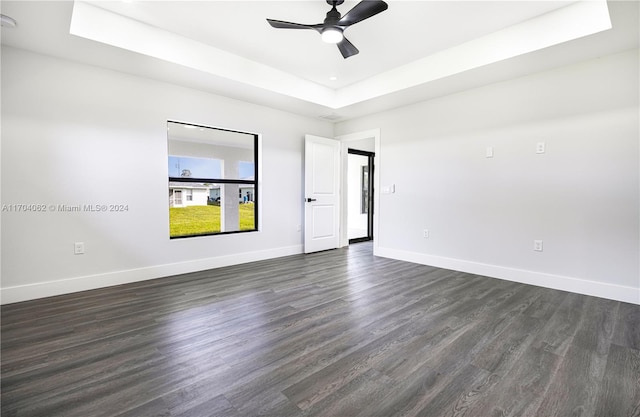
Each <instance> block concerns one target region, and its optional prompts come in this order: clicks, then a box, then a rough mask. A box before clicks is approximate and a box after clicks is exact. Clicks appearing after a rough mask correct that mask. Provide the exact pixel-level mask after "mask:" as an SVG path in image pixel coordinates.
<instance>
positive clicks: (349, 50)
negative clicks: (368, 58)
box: [338, 38, 360, 59]
mask: <svg viewBox="0 0 640 417" xmlns="http://www.w3.org/2000/svg"><path fill="white" fill-rule="evenodd" d="M338 49H339V50H340V53H341V54H342V56H343V57H344V59H347V58H349V57H350V56H353V55H357V54H358V53H359V52H360V51H358V48H356V47H355V46H354V45H353V44H352V43H351V42H349V40H348V39H347V38H344V39H342V41H341V42H339V43H338Z"/></svg>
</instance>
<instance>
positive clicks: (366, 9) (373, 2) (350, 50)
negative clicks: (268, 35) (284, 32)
mask: <svg viewBox="0 0 640 417" xmlns="http://www.w3.org/2000/svg"><path fill="white" fill-rule="evenodd" d="M327 3H329V5H330V6H331V10H329V12H328V13H327V17H326V18H325V19H324V22H323V23H318V24H315V25H305V24H302V23H292V22H283V21H282V20H273V19H267V22H269V24H270V25H271V26H272V27H274V28H277V29H313V30H315V31H317V32H318V33H320V34H321V35H322V40H323V41H325V42H327V43H335V44H337V45H338V49H339V50H340V53H342V56H343V57H344V58H345V59H346V58H349V57H350V56H353V55H356V54H357V53H358V52H360V51H358V48H356V47H355V46H354V45H353V44H352V43H351V42H349V41H348V40H347V38H345V37H344V34H343V32H344V30H345V29H346V28H348V27H349V26H351V25H354V24H356V23H358V22H362V21H363V20H365V19H368V18H370V17H372V16H375V15H377V14H378V13H381V12H384V11H385V10H387V8H388V7H389V6H388V5H387V3H385V2H384V1H382V0H363V1H361V2H360V3H358V4H356V5H355V6H354V7H353V9H351V10H349V11H348V12H347V14H345V15H344V16H342V15H341V14H340V12H339V11H338V9H336V6H339V5H341V4H342V3H344V0H327Z"/></svg>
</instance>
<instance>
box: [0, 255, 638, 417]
mask: <svg viewBox="0 0 640 417" xmlns="http://www.w3.org/2000/svg"><path fill="white" fill-rule="evenodd" d="M1 313H2V333H1V336H2V340H1V353H2V375H1V376H2V381H1V384H2V385H1V388H2V394H1V395H2V396H1V400H2V416H3V417H9V416H48V417H52V416H65V417H71V416H82V417H96V416H136V417H138V416H216V417H218V416H219V417H223V416H229V417H238V416H251V417H253V416H274V417H275V416H277V417H288V416H300V417H302V416H305V417H312V416H331V417H349V416H358V417H375V416H381V417H391V416H470V417H484V416H594V417H623V416H640V306H636V305H631V304H625V303H619V302H615V301H609V300H605V299H600V298H594V297H587V296H581V295H576V294H571V293H567V292H562V291H555V290H550V289H544V288H539V287H534V286H528V285H522V284H517V283H513V282H508V281H501V280H497V279H491V278H486V277H479V276H474V275H470V274H465V273H460V272H453V271H448V270H442V269H437V268H432V267H428V266H422V265H415V264H411V263H406V262H400V261H394V260H389V259H384V258H375V257H373V256H372V255H371V244H370V243H365V244H358V245H353V246H351V247H350V248H349V249H339V250H334V251H329V252H323V253H316V254H311V255H296V256H290V257H287V258H281V259H274V260H269V261H262V262H255V263H251V264H245V265H238V266H232V267H227V268H221V269H216V270H210V271H204V272H198V273H193V274H187V275H181V276H175V277H170V278H164V279H158V280H153V281H146V282H140V283H134V284H128V285H122V286H118V287H111V288H106V289H100V290H94V291H88V292H83V293H77V294H70V295H64V296H59V297H53V298H48V299H42V300H35V301H30V302H24V303H18V304H12V305H7V306H3V307H2V311H1Z"/></svg>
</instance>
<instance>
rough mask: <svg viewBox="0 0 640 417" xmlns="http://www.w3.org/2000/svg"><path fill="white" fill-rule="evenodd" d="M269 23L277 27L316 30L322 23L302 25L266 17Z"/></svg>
mask: <svg viewBox="0 0 640 417" xmlns="http://www.w3.org/2000/svg"><path fill="white" fill-rule="evenodd" d="M267 22H269V24H270V25H271V26H272V27H274V28H277V29H315V30H318V26H320V27H322V25H304V24H302V23H293V22H283V21H282V20H273V19H267Z"/></svg>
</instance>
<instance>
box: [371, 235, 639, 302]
mask: <svg viewBox="0 0 640 417" xmlns="http://www.w3.org/2000/svg"><path fill="white" fill-rule="evenodd" d="M374 254H375V255H376V256H381V257H384V258H391V259H397V260H401V261H407V262H413V263H417V264H422V265H430V266H435V267H438V268H445V269H452V270H454V271H460V272H467V273H471V274H476V275H483V276H487V277H491V278H498V279H504V280H507V281H514V282H520V283H523V284H530V285H537V286H539V287H546V288H553V289H555V290H562V291H569V292H573V293H577V294H584V295H591V296H594V297H600V298H607V299H610V300H616V301H623V302H625V303H631V304H638V305H640V288H635V287H626V286H622V285H615V284H607V283H604V282H597V281H588V280H585V279H580V278H572V277H566V276H562V275H553V274H547V273H543V272H535V271H527V270H524V269H516V268H508V267H503V266H497V265H489V264H483V263H478V262H471V261H465V260H461V259H453V258H445V257H441V256H433V255H427V254H423V253H417V252H408V251H402V250H397V249H390V248H384V247H380V246H376V247H375V248H374Z"/></svg>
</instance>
